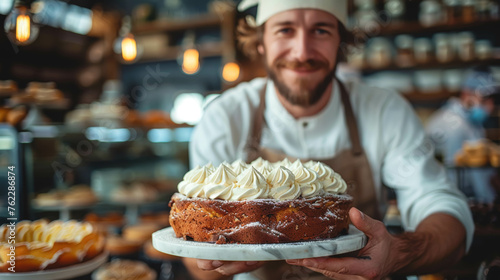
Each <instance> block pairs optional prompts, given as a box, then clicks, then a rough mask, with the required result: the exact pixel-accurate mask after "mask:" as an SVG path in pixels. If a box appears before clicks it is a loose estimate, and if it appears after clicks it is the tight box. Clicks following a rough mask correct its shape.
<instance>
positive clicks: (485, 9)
mask: <svg viewBox="0 0 500 280" xmlns="http://www.w3.org/2000/svg"><path fill="white" fill-rule="evenodd" d="M490 5H491V1H489V0H477V1H476V18H477V19H479V20H486V19H489V18H490Z"/></svg>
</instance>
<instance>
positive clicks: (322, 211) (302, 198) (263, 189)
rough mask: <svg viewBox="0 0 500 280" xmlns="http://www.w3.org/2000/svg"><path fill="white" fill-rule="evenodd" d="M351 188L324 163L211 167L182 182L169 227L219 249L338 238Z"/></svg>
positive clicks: (237, 163) (345, 224)
mask: <svg viewBox="0 0 500 280" xmlns="http://www.w3.org/2000/svg"><path fill="white" fill-rule="evenodd" d="M346 189H347V186H346V183H345V181H344V180H343V179H342V178H341V177H340V175H339V174H337V173H335V172H334V171H333V170H332V169H331V168H330V167H328V166H326V165H324V164H323V163H321V162H312V161H310V162H307V163H302V162H300V161H295V162H294V163H291V162H290V161H288V160H286V159H285V160H284V161H281V162H277V163H270V162H268V161H265V160H262V159H261V158H259V159H257V160H256V161H254V162H252V163H251V164H246V163H244V162H242V161H235V162H233V163H231V164H229V163H222V164H221V165H219V166H218V167H217V168H214V167H213V166H212V165H211V164H208V165H205V166H203V167H196V168H194V169H193V170H191V171H189V172H188V173H186V175H185V176H184V180H183V181H182V182H181V183H179V185H178V190H179V193H176V194H174V195H173V196H172V198H171V201H170V203H169V206H170V207H171V211H170V225H171V226H172V228H173V229H174V231H175V234H176V236H177V237H182V238H184V239H185V240H193V241H201V242H215V243H218V244H225V243H242V244H265V243H286V242H298V241H308V240H320V239H327V238H333V237H337V236H339V235H341V234H345V233H347V230H348V227H349V215H348V212H349V209H350V208H351V206H352V197H351V196H350V195H347V194H345V191H346Z"/></svg>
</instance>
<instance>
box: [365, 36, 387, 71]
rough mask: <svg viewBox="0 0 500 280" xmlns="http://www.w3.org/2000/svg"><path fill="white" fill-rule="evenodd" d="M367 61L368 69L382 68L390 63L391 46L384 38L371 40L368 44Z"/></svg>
mask: <svg viewBox="0 0 500 280" xmlns="http://www.w3.org/2000/svg"><path fill="white" fill-rule="evenodd" d="M367 61H368V64H369V66H370V67H373V68H383V67H386V66H389V65H390V64H391V62H392V46H391V43H390V42H389V40H387V39H385V38H380V37H379V38H373V39H372V40H371V41H370V42H369V44H368V52H367Z"/></svg>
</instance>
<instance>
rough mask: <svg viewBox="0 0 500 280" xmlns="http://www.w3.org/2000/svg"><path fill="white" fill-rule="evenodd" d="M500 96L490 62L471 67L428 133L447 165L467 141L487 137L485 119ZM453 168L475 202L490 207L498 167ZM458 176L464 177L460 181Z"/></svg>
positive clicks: (452, 173)
mask: <svg viewBox="0 0 500 280" xmlns="http://www.w3.org/2000/svg"><path fill="white" fill-rule="evenodd" d="M499 98H500V81H498V79H497V78H495V75H494V72H493V70H492V69H491V68H490V67H488V66H477V67H474V68H472V69H470V70H469V71H468V72H467V74H466V77H465V80H464V83H463V86H462V90H461V92H460V96H459V97H458V98H456V97H453V98H450V99H449V100H448V101H447V103H446V104H445V105H444V106H443V107H441V108H440V109H439V110H438V111H436V112H435V113H434V114H433V115H432V116H431V117H430V119H429V121H428V123H427V127H426V131H427V134H428V135H429V137H430V139H431V141H432V142H433V143H434V146H435V148H436V155H439V156H441V157H442V159H443V163H444V164H445V165H447V166H455V165H456V157H457V154H458V153H461V152H462V151H463V147H464V144H465V143H469V144H474V143H478V142H479V141H484V140H485V138H486V132H485V127H484V125H485V123H486V121H487V119H488V118H489V117H490V116H491V114H492V113H493V111H494V108H495V104H498V101H499ZM457 172H459V171H458V170H457V169H453V168H450V169H449V170H448V175H449V177H450V179H451V180H452V181H454V182H455V183H457V184H458V185H459V186H460V188H461V190H462V191H463V192H464V193H465V194H466V195H467V196H469V197H473V198H474V200H475V202H477V203H480V204H487V205H489V206H490V207H491V206H492V205H493V202H494V200H495V198H496V192H495V188H494V187H493V186H492V184H491V179H492V177H493V176H494V175H495V169H494V168H488V167H478V168H466V169H464V170H460V172H461V174H460V176H457ZM457 177H460V182H458V179H457Z"/></svg>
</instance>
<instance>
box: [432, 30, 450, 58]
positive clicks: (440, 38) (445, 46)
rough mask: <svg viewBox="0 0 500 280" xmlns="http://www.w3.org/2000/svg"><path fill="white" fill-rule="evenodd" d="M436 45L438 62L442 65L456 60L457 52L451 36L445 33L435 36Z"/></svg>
mask: <svg viewBox="0 0 500 280" xmlns="http://www.w3.org/2000/svg"><path fill="white" fill-rule="evenodd" d="M434 44H435V46H436V48H435V49H436V51H435V55H436V60H437V61H438V62H440V63H448V62H451V61H453V59H455V51H454V50H453V44H452V43H451V40H450V38H449V36H448V35H447V34H445V33H438V34H435V35H434Z"/></svg>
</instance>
